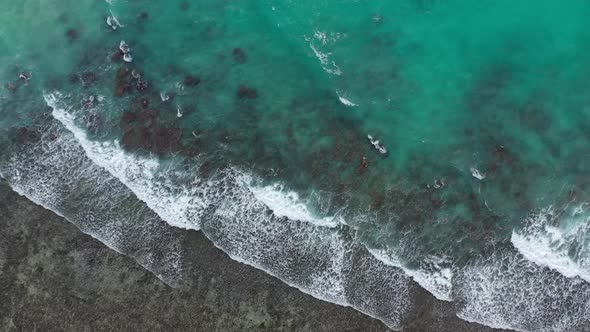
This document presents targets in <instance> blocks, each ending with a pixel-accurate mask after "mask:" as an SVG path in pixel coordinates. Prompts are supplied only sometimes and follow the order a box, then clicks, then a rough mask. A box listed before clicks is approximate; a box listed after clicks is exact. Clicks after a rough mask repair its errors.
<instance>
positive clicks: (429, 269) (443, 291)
mask: <svg viewBox="0 0 590 332" xmlns="http://www.w3.org/2000/svg"><path fill="white" fill-rule="evenodd" d="M369 252H370V253H371V254H372V255H373V256H375V258H377V259H378V260H380V261H382V262H383V263H385V264H387V265H390V266H395V267H398V268H400V269H402V270H403V271H404V272H405V273H406V274H407V275H409V276H410V277H412V279H414V281H415V282H416V283H418V285H420V286H421V287H422V288H424V289H426V290H427V291H428V292H430V294H432V295H434V297H436V298H437V299H439V300H441V301H452V300H453V298H452V294H451V293H452V289H453V285H452V280H453V271H452V269H451V267H449V265H450V264H449V263H448V261H447V260H446V259H443V258H440V257H430V258H428V259H426V260H425V261H424V262H422V263H421V264H420V266H419V268H417V269H409V268H407V267H405V265H404V264H403V263H402V261H401V260H400V259H399V257H397V255H396V254H395V253H392V251H391V250H384V249H369Z"/></svg>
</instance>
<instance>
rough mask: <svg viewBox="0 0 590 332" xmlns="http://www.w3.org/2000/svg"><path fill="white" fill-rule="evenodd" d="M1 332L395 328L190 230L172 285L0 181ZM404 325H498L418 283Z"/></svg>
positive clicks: (473, 327) (466, 328)
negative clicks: (468, 315)
mask: <svg viewBox="0 0 590 332" xmlns="http://www.w3.org/2000/svg"><path fill="white" fill-rule="evenodd" d="M0 238H2V239H4V241H2V243H0V271H1V272H2V273H1V274H0V295H1V296H2V298H3V299H7V300H5V301H2V303H0V317H4V318H3V319H2V320H0V329H2V330H7V331H11V330H32V329H35V328H36V329H43V330H84V329H91V330H146V329H149V330H170V329H175V330H225V331H240V330H258V331H262V330H273V331H390V329H388V328H387V326H385V325H384V324H383V323H382V322H380V321H379V320H377V319H374V318H371V317H368V316H366V315H364V314H362V313H360V312H358V311H355V310H354V309H352V308H350V307H342V306H338V305H336V304H332V303H328V302H324V301H321V300H318V299H316V298H314V297H312V296H310V295H307V294H304V293H302V292H301V291H299V290H297V289H296V288H293V287H290V286H288V285H286V284H285V283H283V282H282V281H280V280H279V279H277V278H275V277H272V276H270V275H268V274H266V273H264V272H262V271H260V270H257V269H255V268H253V267H250V266H248V265H245V264H242V263H239V262H236V261H233V260H231V259H230V258H229V257H228V256H227V255H226V254H225V253H224V252H222V251H221V250H219V249H217V248H216V247H215V246H214V245H213V244H212V243H211V242H210V241H209V240H207V239H206V238H205V237H204V236H203V235H202V233H200V232H194V231H190V232H187V234H186V236H185V239H183V243H184V245H186V246H187V252H190V253H194V254H191V255H189V256H190V257H188V259H187V262H188V264H187V267H188V272H189V273H188V274H187V276H188V277H187V280H186V281H185V282H183V283H182V285H181V286H180V287H178V288H171V287H169V286H167V285H166V284H165V283H164V282H162V281H161V280H160V279H158V278H157V277H156V276H155V275H153V274H152V273H151V272H149V271H147V270H145V269H144V268H142V267H141V266H139V265H138V264H137V263H136V262H135V261H134V260H132V259H131V258H129V257H127V256H124V255H121V254H118V253H117V252H115V251H114V250H111V249H110V248H108V247H106V246H105V245H103V244H102V243H101V242H99V241H98V240H96V239H94V238H92V237H91V236H89V235H86V234H83V233H82V232H81V231H80V230H79V229H77V228H76V227H75V226H74V225H73V224H71V223H69V222H68V221H66V220H64V219H63V218H61V217H59V216H57V215H56V214H54V213H53V212H51V211H49V210H46V209H44V208H43V207H41V206H38V205H36V204H34V203H33V202H31V201H29V200H28V199H27V198H25V197H23V196H19V195H18V194H17V193H15V192H14V191H12V189H10V187H9V186H8V185H7V184H6V183H5V182H4V181H0ZM417 289H419V290H418V292H417V294H416V297H417V301H416V302H417V304H418V305H417V308H416V309H415V310H414V311H413V313H412V316H411V318H410V319H408V320H407V323H406V329H405V330H406V331H434V330H436V331H495V330H493V329H491V328H487V327H484V326H481V325H477V324H472V323H468V322H465V321H462V320H460V319H459V318H457V317H456V316H455V315H454V313H453V311H452V305H451V304H449V303H444V302H441V301H437V300H435V299H434V298H433V297H432V296H431V295H430V294H428V293H427V292H426V291H425V290H421V289H420V288H419V287H417Z"/></svg>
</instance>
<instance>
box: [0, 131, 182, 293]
mask: <svg viewBox="0 0 590 332" xmlns="http://www.w3.org/2000/svg"><path fill="white" fill-rule="evenodd" d="M41 132H42V133H43V134H42V137H41V139H40V140H39V141H38V142H35V143H29V144H26V145H20V146H17V147H16V150H15V151H14V152H13V153H12V154H11V156H10V157H9V158H8V159H7V160H5V161H4V162H2V163H1V164H0V174H1V175H2V177H4V178H6V180H7V181H8V183H9V184H10V186H11V187H12V188H13V189H14V190H15V191H16V192H18V193H19V194H21V195H24V196H26V197H28V198H29V199H30V200H32V201H33V202H35V203H37V204H39V205H41V206H43V207H45V208H47V209H49V210H52V211H53V212H55V213H57V214H59V215H61V216H63V217H65V218H66V219H68V220H69V221H70V222H72V223H73V224H75V225H76V226H77V227H78V228H80V230H82V231H83V232H84V233H86V234H89V235H91V236H93V237H95V238H97V239H98V240H100V241H101V242H103V243H105V244H106V245H107V246H109V247H111V248H113V249H114V250H116V251H118V252H121V253H124V254H126V255H128V256H131V257H133V258H134V259H135V260H136V261H137V262H138V263H139V264H140V265H142V266H144V267H145V268H146V269H148V270H150V271H152V272H153V273H154V274H156V275H157V276H158V277H160V278H161V279H162V280H163V281H165V282H167V283H168V284H170V285H177V284H178V283H179V282H180V281H181V279H182V274H183V260H182V256H183V250H182V248H181V246H180V243H179V240H180V239H179V236H178V231H177V230H175V229H173V228H171V227H170V226H168V225H167V224H166V223H163V222H162V221H161V220H160V218H158V216H157V215H156V214H155V213H153V211H151V210H150V209H149V208H148V207H146V206H145V204H143V203H142V202H141V201H139V200H138V199H137V198H136V197H135V196H134V195H133V193H132V192H131V191H130V190H129V189H127V188H126V187H125V186H124V185H123V184H121V183H120V182H119V180H118V179H116V178H114V177H112V176H111V175H110V174H109V173H108V172H106V171H104V170H103V169H102V168H100V167H98V166H96V165H95V164H94V163H93V162H92V161H91V160H90V159H88V158H87V157H86V155H85V153H84V150H83V149H82V147H81V146H80V145H79V144H78V143H77V141H76V139H75V138H74V136H73V135H72V134H71V133H69V132H68V131H66V130H65V129H64V128H63V127H62V126H61V124H59V123H58V122H57V121H53V122H52V123H51V124H49V125H48V126H47V127H46V128H42V129H41ZM155 248H157V250H156V249H155Z"/></svg>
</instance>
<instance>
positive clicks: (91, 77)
mask: <svg viewBox="0 0 590 332" xmlns="http://www.w3.org/2000/svg"><path fill="white" fill-rule="evenodd" d="M82 82H83V83H84V84H85V85H91V84H93V83H94V82H96V74H95V73H93V72H91V71H87V72H85V73H83V74H82Z"/></svg>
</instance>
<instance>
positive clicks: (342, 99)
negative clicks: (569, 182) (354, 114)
mask: <svg viewBox="0 0 590 332" xmlns="http://www.w3.org/2000/svg"><path fill="white" fill-rule="evenodd" d="M336 94H337V95H338V100H340V102H341V103H342V104H344V105H346V106H349V107H356V106H358V105H357V104H355V103H353V102H352V101H350V100H348V99H346V98H344V97H342V96H341V95H340V94H339V93H336Z"/></svg>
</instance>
